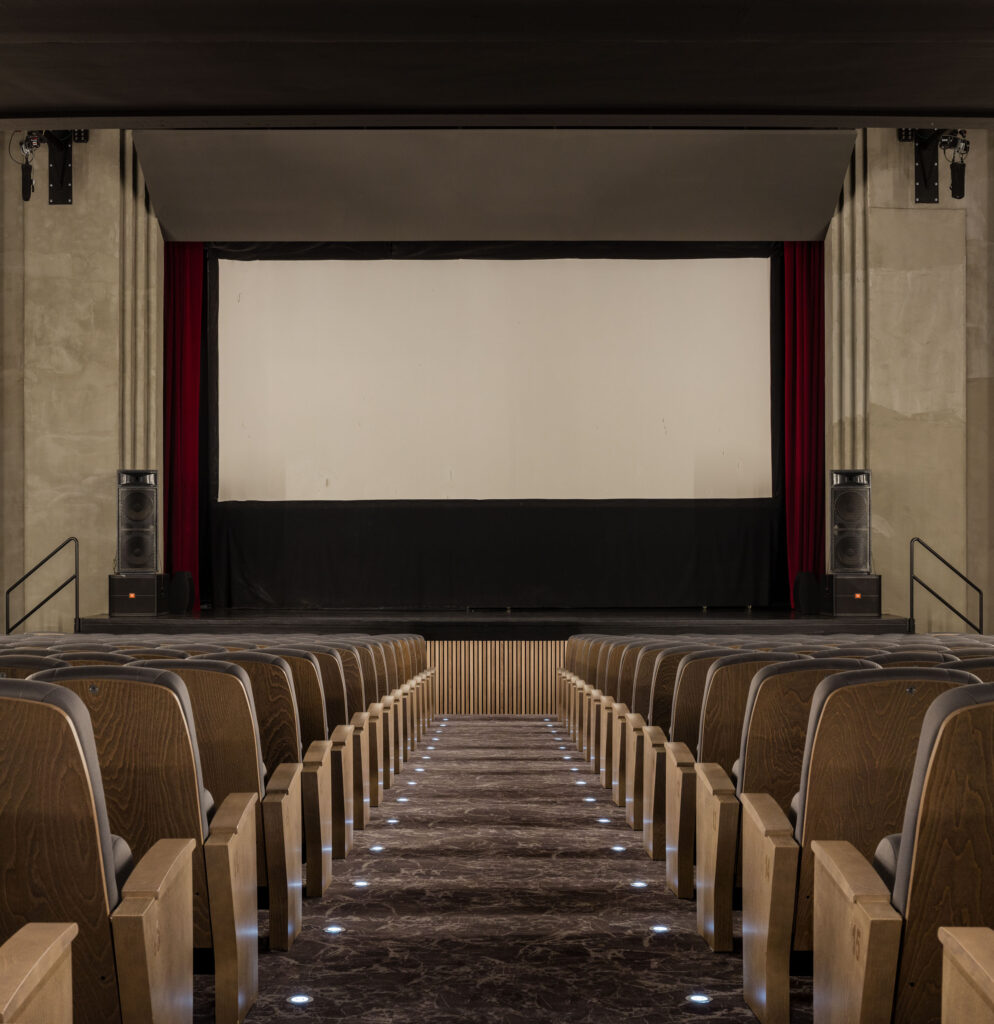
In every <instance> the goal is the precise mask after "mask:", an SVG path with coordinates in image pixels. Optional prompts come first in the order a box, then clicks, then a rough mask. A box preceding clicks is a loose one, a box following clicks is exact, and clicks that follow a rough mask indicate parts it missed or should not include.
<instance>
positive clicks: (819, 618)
mask: <svg viewBox="0 0 994 1024" xmlns="http://www.w3.org/2000/svg"><path fill="white" fill-rule="evenodd" d="M79 631H80V632H81V633H164V634H168V633H204V634H208V633H254V632H259V633H350V632H351V633H418V634H420V635H421V636H423V637H425V639H427V640H566V639H568V638H569V637H570V636H572V635H573V634H574V633H610V634H617V635H626V634H633V635H641V634H650V635H652V634H657V633H658V634H661V635H665V634H673V633H703V634H727V633H757V634H759V633H774V634H784V635H793V634H799V635H804V634H827V633H855V634H871V633H873V634H879V633H908V632H910V623H909V620H908V619H907V618H902V617H901V616H898V615H881V616H851V615H845V616H842V615H838V616H832V615H808V616H801V615H794V614H792V613H791V612H776V611H768V610H749V609H743V608H739V609H735V608H707V609H701V608H696V609H695V608H667V609H622V610H618V609H610V610H608V609H597V608H577V609H541V610H535V609H494V608H488V609H470V610H467V611H416V610H393V609H353V610H348V609H346V610H331V611H307V610H300V611H297V610H293V611H237V610H231V609H225V610H218V611H206V610H205V611H204V612H202V614H201V615H199V616H191V615H157V616H139V615H134V616H131V615H120V616H113V617H110V616H107V615H98V616H90V617H87V618H83V619H80V623H79Z"/></svg>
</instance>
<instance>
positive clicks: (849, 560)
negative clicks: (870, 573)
mask: <svg viewBox="0 0 994 1024" xmlns="http://www.w3.org/2000/svg"><path fill="white" fill-rule="evenodd" d="M869 554H870V553H869V550H868V544H867V532H866V530H840V531H839V532H838V534H837V535H836V537H835V565H834V566H833V569H834V571H835V572H865V571H866V565H867V563H868V562H869V560H870V559H869Z"/></svg>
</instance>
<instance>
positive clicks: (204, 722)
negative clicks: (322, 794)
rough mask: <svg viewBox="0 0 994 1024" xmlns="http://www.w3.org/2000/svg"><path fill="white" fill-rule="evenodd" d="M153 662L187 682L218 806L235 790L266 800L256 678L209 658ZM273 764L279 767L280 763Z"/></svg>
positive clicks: (202, 760)
mask: <svg viewBox="0 0 994 1024" xmlns="http://www.w3.org/2000/svg"><path fill="white" fill-rule="evenodd" d="M139 664H140V663H139ZM149 667H150V668H156V669H161V670H162V671H165V672H174V673H175V674H176V675H178V676H179V677H180V679H182V680H183V682H184V683H186V689H187V692H188V693H189V695H190V705H191V707H192V708H193V719H194V722H195V723H196V726H197V746H198V748H199V750H200V765H201V769H202V771H203V775H204V785H205V786H206V787H207V788H208V789H209V790H210V792H211V795H212V796H213V797H214V803H215V805H216V806H218V807H220V805H221V804H222V803H223V802H224V799H225V797H226V796H227V795H228V794H229V793H257V794H258V796H259V799H260V801H261V800H262V798H263V797H264V796H265V791H266V783H265V778H264V775H263V765H264V763H265V762H264V760H263V755H262V743H261V740H260V736H259V726H258V722H257V720H256V714H255V701H254V699H253V695H252V683H251V680H250V679H249V677H248V673H247V672H246V671H245V669H243V668H241V667H239V666H238V665H235V664H233V663H231V662H226V661H216V660H213V659H211V660H208V659H206V658H186V659H176V660H174V661H161V660H159V661H154V662H150V663H149ZM267 767H268V769H269V770H270V771H273V770H275V769H276V767H277V765H275V764H274V765H268V766H267Z"/></svg>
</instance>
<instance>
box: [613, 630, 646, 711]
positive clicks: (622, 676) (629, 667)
mask: <svg viewBox="0 0 994 1024" xmlns="http://www.w3.org/2000/svg"><path fill="white" fill-rule="evenodd" d="M647 643H649V641H648V640H645V639H643V638H641V637H639V638H637V639H633V640H631V641H630V642H629V643H627V644H626V645H625V647H624V648H623V649H622V652H621V659H620V660H619V662H618V687H617V688H618V696H617V698H616V699H617V700H619V701H620V702H621V703H622V704H625V705H627V706H628V708H629V710H631V703H630V702H631V698H632V688H633V687H634V685H635V666H636V665H637V664H638V659H639V655H640V654H641V653H642V651H643V649H644V648H645V646H646V644H647Z"/></svg>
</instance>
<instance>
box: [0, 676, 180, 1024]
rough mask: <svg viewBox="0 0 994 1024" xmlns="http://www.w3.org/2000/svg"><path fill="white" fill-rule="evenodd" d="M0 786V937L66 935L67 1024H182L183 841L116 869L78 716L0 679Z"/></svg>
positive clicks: (119, 849) (35, 690)
mask: <svg viewBox="0 0 994 1024" xmlns="http://www.w3.org/2000/svg"><path fill="white" fill-rule="evenodd" d="M0 779H3V780H6V781H5V782H4V783H3V784H4V785H6V786H9V785H10V784H11V783H10V780H12V779H16V784H17V793H18V794H19V796H18V799H16V800H5V801H3V802H2V803H0V871H2V873H3V878H4V890H3V892H4V898H3V900H2V901H0V939H7V938H9V937H10V936H12V935H13V934H14V932H15V931H17V929H18V928H21V927H22V926H23V925H25V924H29V923H31V922H38V921H52V922H58V921H68V922H74V923H75V924H77V925H78V927H79V935H78V937H77V938H76V940H75V942H74V943H73V949H72V961H73V970H72V987H73V1003H74V1010H75V1020H76V1021H77V1022H79V1024H107V1022H111V1024H115V1022H120V1021H121V1020H122V1016H123V1017H124V1018H125V1019H129V1020H151V1021H153V1022H158V1021H174V1020H177V1019H182V1017H183V1010H182V1008H183V1007H186V1008H187V1010H186V1012H187V1014H188V1013H189V1009H190V1007H192V997H193V975H192V955H193V921H192V915H191V912H190V907H191V901H192V887H193V883H192V861H191V857H192V853H193V849H194V843H193V841H192V840H189V839H182V838H176V839H163V840H161V841H160V842H157V843H155V844H154V845H153V846H152V848H151V849H150V850H149V851H148V853H147V855H146V856H145V857H144V858H142V860H141V861H139V863H138V864H137V865H136V866H134V867H133V868H132V870H130V871H129V870H128V868H129V862H130V861H131V856H130V850H129V849H128V846H127V844H126V843H123V842H122V841H120V839H118V840H117V842H115V838H116V837H113V836H112V834H111V831H110V826H109V819H108V812H107V801H106V799H105V793H104V787H103V781H102V773H101V770H100V765H99V763H98V759H97V745H96V741H95V737H94V733H93V729H92V727H91V722H90V717H89V715H88V713H87V711H86V708H85V707H84V706H83V703H82V701H80V699H79V698H78V697H77V696H76V695H75V694H74V693H72V692H70V691H69V690H67V689H65V688H63V687H61V686H57V685H52V684H46V683H38V682H34V681H31V680H28V681H20V680H9V679H2V680H0ZM125 875H127V877H125ZM151 1007H155V1008H157V1009H156V1012H155V1013H152V1012H150V1008H151ZM36 1019H41V1020H45V1019H46V1018H45V1016H44V1015H42V1016H41V1017H40V1018H36ZM187 1019H189V1018H188V1017H187Z"/></svg>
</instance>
